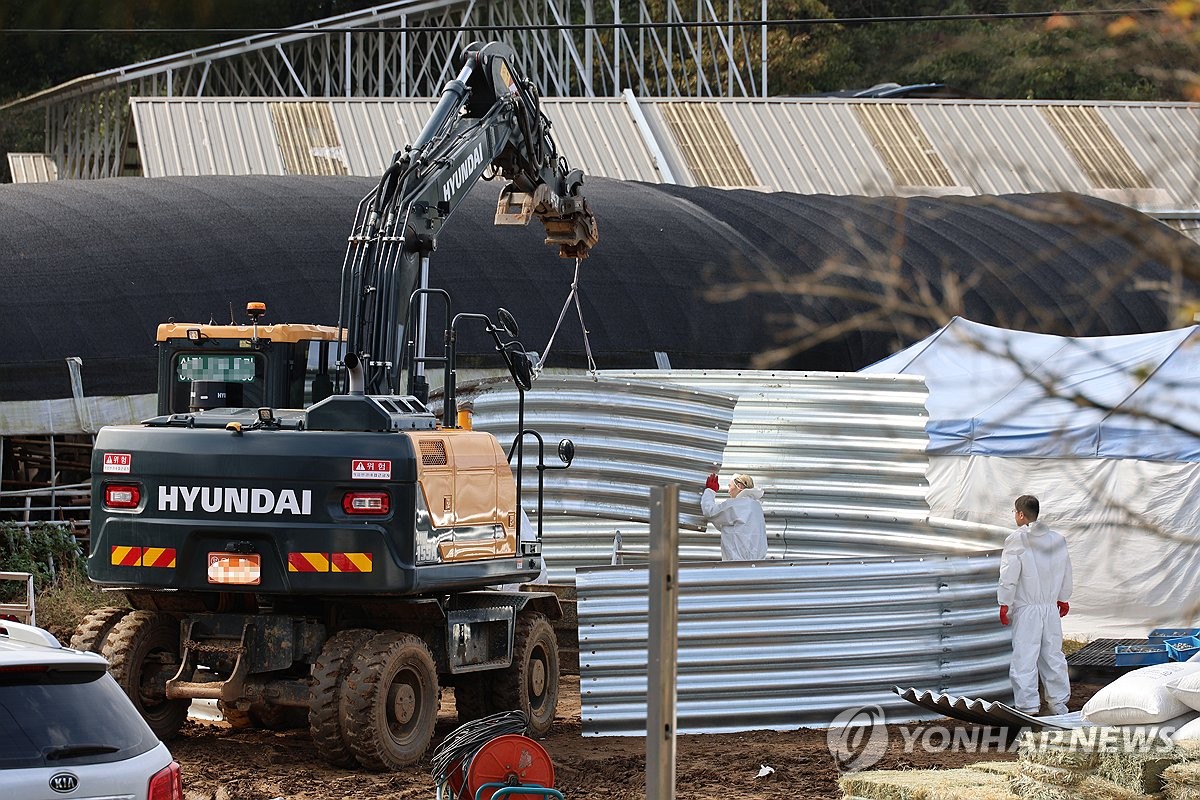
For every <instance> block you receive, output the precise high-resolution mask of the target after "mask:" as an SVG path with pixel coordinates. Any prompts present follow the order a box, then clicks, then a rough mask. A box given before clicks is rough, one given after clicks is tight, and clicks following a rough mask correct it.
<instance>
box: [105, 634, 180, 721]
mask: <svg viewBox="0 0 1200 800" xmlns="http://www.w3.org/2000/svg"><path fill="white" fill-rule="evenodd" d="M102 654H103V655H104V657H105V658H107V659H108V663H109V673H110V674H111V675H112V676H113V678H114V679H115V680H116V681H117V683H118V684H120V686H121V688H122V689H124V690H125V694H127V695H129V699H130V700H132V701H133V705H134V707H136V708H137V710H138V712H139V713H141V715H142V718H143V719H145V720H146V723H147V724H148V725H149V726H150V729H151V730H152V731H154V733H155V734H156V735H157V736H158V738H160V739H170V738H172V737H174V736H175V735H176V734H177V733H179V729H180V728H182V727H183V723H184V720H186V719H187V710H188V701H187V700H168V699H167V698H166V696H165V695H164V694H163V693H162V691H163V685H164V684H165V683H166V681H167V680H168V679H170V678H171V677H173V676H174V675H175V672H176V671H177V670H178V669H179V621H178V620H176V619H175V618H174V617H172V616H171V615H169V614H161V613H158V612H155V611H130V612H129V613H128V614H126V615H125V616H124V617H122V618H121V619H120V621H118V622H117V624H116V625H114V626H113V628H112V630H111V631H109V634H108V636H107V637H106V638H105V640H104V649H103V651H102Z"/></svg>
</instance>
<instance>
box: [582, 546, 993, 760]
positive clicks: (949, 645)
mask: <svg viewBox="0 0 1200 800" xmlns="http://www.w3.org/2000/svg"><path fill="white" fill-rule="evenodd" d="M998 570H999V558H998V553H997V552H995V551H981V552H977V553H974V554H971V555H962V554H954V555H941V556H914V557H908V558H874V559H837V560H816V559H814V560H789V561H759V562H730V563H722V564H692V565H685V566H681V568H680V571H679V633H678V642H679V644H678V647H679V649H678V653H679V667H678V678H677V687H678V701H677V703H678V706H677V715H678V718H677V730H678V732H680V733H720V732H731V731H744V730H761V729H773V730H789V729H794V728H798V727H812V726H824V725H828V724H829V723H830V722H831V721H832V720H833V719H834V718H835V717H836V716H837V715H838V714H839V713H841V712H842V711H844V710H846V709H848V708H853V707H858V706H864V705H878V706H880V707H881V708H883V710H884V712H885V713H886V714H887V717H888V720H889V721H902V720H915V719H925V718H928V715H926V714H924V713H923V712H921V711H919V710H918V709H916V708H915V707H913V706H912V705H910V704H909V703H907V702H906V701H904V700H902V699H901V698H899V697H897V696H896V695H895V694H894V693H893V692H892V688H891V687H892V686H894V685H901V686H915V687H921V688H928V689H930V690H933V691H938V692H948V693H952V694H959V695H966V696H970V697H980V696H983V697H1004V696H1007V695H1008V693H1009V688H1008V677H1007V671H1008V663H1009V660H1010V658H1011V652H1012V651H1011V640H1010V634H1009V631H1008V629H1007V628H1003V627H1001V626H1000V625H998V624H997V622H996V619H995V603H996V578H997V573H998ZM647 581H648V572H647V569H646V568H645V567H592V568H584V569H580V570H578V571H577V581H576V586H577V591H578V596H579V605H578V612H579V662H580V695H581V698H582V716H583V733H584V735H585V736H605V735H607V736H633V735H640V734H643V733H644V732H645V718H646V701H645V698H646V692H647V685H646V648H647V642H646V636H647V623H646V615H647V596H646V595H647Z"/></svg>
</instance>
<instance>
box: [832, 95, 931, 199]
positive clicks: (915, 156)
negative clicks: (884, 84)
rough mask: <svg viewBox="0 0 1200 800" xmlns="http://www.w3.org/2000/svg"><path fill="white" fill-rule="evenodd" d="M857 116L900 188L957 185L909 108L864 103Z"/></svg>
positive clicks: (856, 112)
mask: <svg viewBox="0 0 1200 800" xmlns="http://www.w3.org/2000/svg"><path fill="white" fill-rule="evenodd" d="M854 112H855V115H856V116H857V117H858V121H859V124H860V125H862V126H863V129H864V130H865V131H866V132H867V135H868V136H869V137H871V141H872V142H873V143H874V144H875V149H876V150H878V151H879V153H880V155H881V156H882V157H883V162H884V163H885V164H887V167H888V170H889V171H890V172H891V173H892V176H893V177H894V178H895V181H896V183H897V184H898V185H900V186H910V187H916V186H939V187H947V188H948V187H951V186H954V185H955V182H954V179H953V178H952V177H951V176H950V170H948V169H947V168H946V164H945V162H943V161H942V157H941V156H940V155H939V154H938V153H937V152H936V151H935V150H934V149H933V145H932V144H931V143H930V141H929V137H928V136H926V135H925V131H923V130H922V129H921V125H920V123H918V122H917V119H916V117H915V116H913V113H912V111H910V110H909V109H908V107H906V106H904V105H902V104H899V103H863V104H860V105H857V106H855V107H854Z"/></svg>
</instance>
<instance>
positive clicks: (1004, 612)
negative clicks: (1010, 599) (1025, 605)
mask: <svg viewBox="0 0 1200 800" xmlns="http://www.w3.org/2000/svg"><path fill="white" fill-rule="evenodd" d="M1000 624H1001V625H1007V624H1008V606H1000Z"/></svg>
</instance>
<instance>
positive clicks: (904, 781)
mask: <svg viewBox="0 0 1200 800" xmlns="http://www.w3.org/2000/svg"><path fill="white" fill-rule="evenodd" d="M838 786H840V787H841V789H842V792H843V794H844V795H845V796H846V797H855V798H862V800H1015V799H1014V797H1013V795H1012V793H1011V792H1009V790H1008V779H1007V778H1006V777H1005V776H1003V775H997V774H994V773H989V772H981V771H979V770H972V769H913V770H874V771H871V772H852V773H850V774H848V775H843V776H842V778H841V779H840V780H839V781H838Z"/></svg>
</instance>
